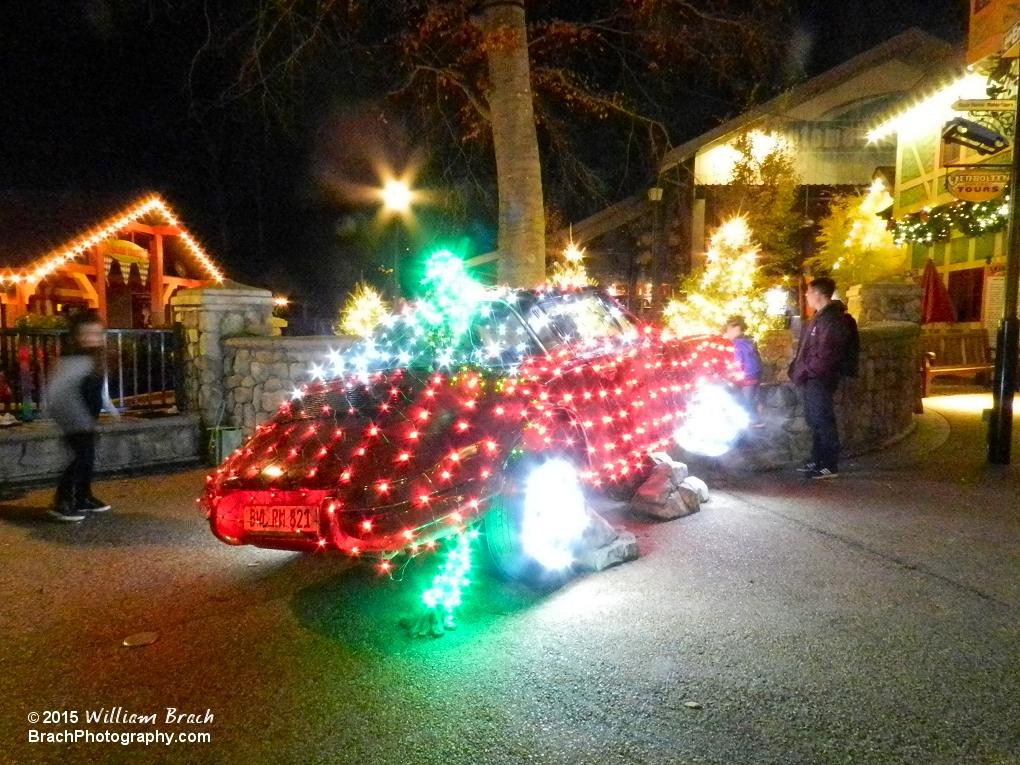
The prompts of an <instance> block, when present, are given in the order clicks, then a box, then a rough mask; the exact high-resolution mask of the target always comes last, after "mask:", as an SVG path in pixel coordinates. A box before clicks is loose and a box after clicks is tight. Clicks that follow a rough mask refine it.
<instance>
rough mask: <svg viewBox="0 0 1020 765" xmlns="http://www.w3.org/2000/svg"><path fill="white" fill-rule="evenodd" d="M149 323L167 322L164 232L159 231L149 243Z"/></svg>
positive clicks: (158, 324)
mask: <svg viewBox="0 0 1020 765" xmlns="http://www.w3.org/2000/svg"><path fill="white" fill-rule="evenodd" d="M149 296H150V302H149V323H150V324H151V325H152V326H153V327H162V326H163V325H164V324H166V299H165V297H164V296H163V234H161V233H159V232H158V231H157V232H156V234H155V235H154V236H153V237H152V243H151V244H150V245H149Z"/></svg>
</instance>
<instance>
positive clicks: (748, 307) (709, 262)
mask: <svg viewBox="0 0 1020 765" xmlns="http://www.w3.org/2000/svg"><path fill="white" fill-rule="evenodd" d="M758 255H759V251H758V248H757V246H756V245H755V243H754V242H753V240H752V236H751V230H750V229H749V228H748V225H747V219H746V218H744V217H740V218H732V219H731V220H729V221H727V222H726V223H725V224H723V226H722V227H721V228H720V229H719V230H718V231H717V232H716V233H715V234H714V235H713V236H712V243H711V247H710V248H709V250H708V252H707V253H706V260H705V266H704V268H703V269H702V270H700V271H696V272H695V273H693V274H691V275H690V276H689V277H687V278H686V279H685V280H684V281H683V282H682V283H681V285H680V287H681V290H682V291H683V292H686V295H687V297H686V299H683V300H674V301H671V302H670V303H669V305H667V306H666V310H665V312H664V313H663V319H664V321H665V322H666V324H667V325H668V326H669V328H670V329H671V330H673V331H674V332H675V333H676V334H678V335H681V336H684V335H701V334H713V335H715V334H719V332H721V330H722V327H723V325H724V324H725V323H726V320H727V319H728V318H729V317H730V316H733V315H735V314H739V315H741V316H743V317H744V320H745V321H746V322H747V328H748V333H749V334H751V335H755V336H760V334H761V333H762V332H763V331H764V330H766V329H768V328H769V325H770V324H771V322H772V320H771V319H770V318H769V317H768V316H766V314H765V300H764V299H763V298H762V297H761V296H760V290H758V288H757V286H756V285H757V282H758V280H759V267H758Z"/></svg>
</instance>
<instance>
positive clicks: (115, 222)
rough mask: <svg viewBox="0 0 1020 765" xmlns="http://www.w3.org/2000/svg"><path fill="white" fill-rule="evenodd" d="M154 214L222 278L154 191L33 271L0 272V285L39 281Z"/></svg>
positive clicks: (215, 276) (214, 275)
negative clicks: (173, 228) (159, 216)
mask: <svg viewBox="0 0 1020 765" xmlns="http://www.w3.org/2000/svg"><path fill="white" fill-rule="evenodd" d="M153 213H156V214H159V215H161V216H162V217H163V218H164V219H165V221H166V223H167V225H170V226H174V227H176V228H178V230H179V234H178V236H179V238H180V241H181V242H182V243H183V244H184V247H185V248H186V249H187V251H188V252H189V253H190V254H191V255H192V256H194V258H195V259H196V260H198V262H199V263H201V264H202V267H203V268H205V270H206V271H207V272H208V274H209V276H210V277H211V278H212V279H213V280H214V281H217V282H221V281H223V274H222V273H221V272H220V270H219V269H218V268H216V266H215V264H214V263H213V262H212V259H211V258H210V257H209V256H208V254H206V252H205V250H203V249H202V247H201V245H199V243H198V242H197V241H196V240H195V239H194V237H192V236H191V235H190V234H189V233H188V232H187V231H185V230H184V229H183V228H181V224H180V221H178V219H177V217H176V216H175V215H174V214H173V212H172V211H171V209H170V207H169V206H168V205H167V204H166V203H165V202H164V201H163V200H162V199H161V198H160V197H159V195H157V194H153V195H152V196H149V197H146V198H145V199H142V200H140V201H139V202H138V203H136V204H135V205H133V206H131V207H130V208H128V209H127V210H126V211H124V212H123V213H121V214H119V215H117V216H114V217H112V218H109V219H107V220H105V221H103V223H101V224H100V225H99V226H97V227H96V228H95V229H93V230H91V231H89V232H87V233H85V234H82V235H81V236H79V237H78V238H77V239H75V240H74V241H72V242H71V243H70V244H67V245H65V246H63V247H61V248H60V249H58V250H55V251H53V252H50V253H48V254H47V255H45V256H43V257H42V258H41V259H40V260H39V261H37V262H36V264H34V267H33V268H32V270H30V271H28V272H23V273H17V272H13V271H9V270H8V271H6V272H3V273H0V284H18V283H20V282H40V281H42V280H43V279H45V278H46V277H47V276H50V275H51V274H53V273H54V272H56V271H57V270H58V269H59V268H60V267H61V266H63V265H65V264H67V263H69V262H71V261H73V260H75V259H76V258H78V257H80V256H82V255H84V254H86V253H87V252H88V250H90V249H91V248H92V247H95V246H97V245H100V244H102V243H103V242H105V241H107V240H108V239H110V238H111V237H112V236H113V235H115V234H116V233H117V232H118V231H121V230H122V229H124V228H126V227H127V226H129V225H130V224H132V223H136V222H138V221H140V220H141V219H142V218H144V217H145V216H146V215H150V214H153Z"/></svg>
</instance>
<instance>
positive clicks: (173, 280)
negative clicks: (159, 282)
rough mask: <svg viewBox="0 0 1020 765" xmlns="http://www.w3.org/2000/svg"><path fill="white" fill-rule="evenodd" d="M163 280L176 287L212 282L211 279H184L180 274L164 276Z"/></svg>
mask: <svg viewBox="0 0 1020 765" xmlns="http://www.w3.org/2000/svg"><path fill="white" fill-rule="evenodd" d="M163 282H164V283H165V284H169V285H172V286H174V287H204V286H205V285H207V284H211V283H212V281H211V280H209V279H206V280H202V279H183V278H181V277H180V276H164V277H163Z"/></svg>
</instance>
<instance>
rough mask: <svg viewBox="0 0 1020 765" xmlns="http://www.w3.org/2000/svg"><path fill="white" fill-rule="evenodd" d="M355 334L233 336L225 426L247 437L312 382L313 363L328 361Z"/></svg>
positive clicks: (226, 352)
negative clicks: (289, 398) (239, 430)
mask: <svg viewBox="0 0 1020 765" xmlns="http://www.w3.org/2000/svg"><path fill="white" fill-rule="evenodd" d="M353 341H354V339H353V338H345V337H233V338H228V339H226V340H224V341H223V343H222V346H223V371H224V377H223V394H224V402H225V412H226V415H225V417H224V421H223V424H224V425H233V426H236V427H240V428H241V429H242V430H243V432H244V434H245V435H246V436H248V435H251V434H252V432H254V430H255V426H256V425H259V424H261V423H262V422H265V421H266V420H267V419H269V417H271V416H272V415H273V414H274V413H275V412H276V410H277V408H278V407H279V406H280V402H281V401H283V399H284V397H286V396H287V395H288V394H289V393H290V392H291V391H293V390H294V389H295V388H299V387H301V386H302V385H304V384H306V383H308V382H310V381H311V375H310V374H309V370H310V369H311V367H312V365H313V364H320V365H323V364H325V363H326V361H327V359H328V357H329V354H330V352H331V351H343V350H344V349H346V348H347V347H348V346H349V345H350V344H351V343H352V342H353Z"/></svg>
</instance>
